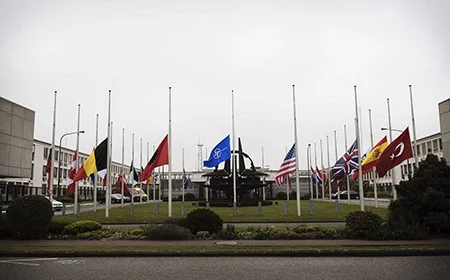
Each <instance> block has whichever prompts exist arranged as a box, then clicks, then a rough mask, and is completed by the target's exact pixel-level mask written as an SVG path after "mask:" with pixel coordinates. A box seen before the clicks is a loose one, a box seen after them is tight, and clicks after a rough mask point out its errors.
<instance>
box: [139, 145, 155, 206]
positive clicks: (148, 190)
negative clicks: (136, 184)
mask: <svg viewBox="0 0 450 280" xmlns="http://www.w3.org/2000/svg"><path fill="white" fill-rule="evenodd" d="M148 145H149V143H148V141H147V161H146V162H147V163H148V159H149V156H150V154H149V153H150V151H149V149H148ZM142 171H144V170H142ZM151 176H152V181H153V180H154V178H153V171H152V174H151ZM146 183H147V203H150V184H149V182H148V178H147V182H146Z"/></svg>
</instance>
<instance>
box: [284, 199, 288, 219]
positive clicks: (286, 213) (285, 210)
mask: <svg viewBox="0 0 450 280" xmlns="http://www.w3.org/2000/svg"><path fill="white" fill-rule="evenodd" d="M284 215H285V216H287V215H288V202H287V201H285V202H284Z"/></svg>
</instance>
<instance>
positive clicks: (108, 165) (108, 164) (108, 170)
mask: <svg viewBox="0 0 450 280" xmlns="http://www.w3.org/2000/svg"><path fill="white" fill-rule="evenodd" d="M107 133H108V141H107V142H108V143H107V146H108V149H107V150H108V152H107V157H106V158H107V160H106V175H105V176H106V194H105V217H106V218H108V217H109V205H110V204H111V197H110V194H109V193H108V184H110V181H109V179H110V174H111V162H110V160H109V159H110V154H111V152H112V151H111V90H109V91H108V132H107Z"/></svg>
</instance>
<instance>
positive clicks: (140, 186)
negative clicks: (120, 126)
mask: <svg viewBox="0 0 450 280" xmlns="http://www.w3.org/2000/svg"><path fill="white" fill-rule="evenodd" d="M139 153H140V164H141V166H142V138H141V144H140V149H139ZM142 171H143V170H141V172H142ZM139 188H140V189H141V193H139V202H140V203H142V191H143V189H142V181H141V179H140V176H139Z"/></svg>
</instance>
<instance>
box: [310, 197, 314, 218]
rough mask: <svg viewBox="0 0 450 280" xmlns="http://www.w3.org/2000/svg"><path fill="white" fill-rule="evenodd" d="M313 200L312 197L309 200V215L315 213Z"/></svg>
mask: <svg viewBox="0 0 450 280" xmlns="http://www.w3.org/2000/svg"><path fill="white" fill-rule="evenodd" d="M313 203H314V202H313V200H312V199H310V200H309V215H310V216H313V215H314V205H313Z"/></svg>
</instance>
